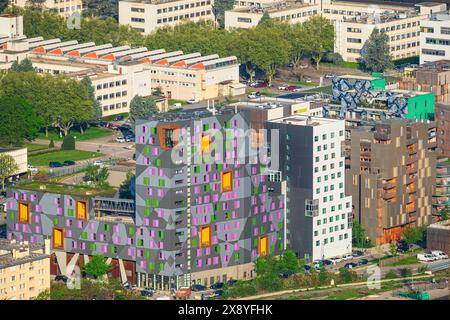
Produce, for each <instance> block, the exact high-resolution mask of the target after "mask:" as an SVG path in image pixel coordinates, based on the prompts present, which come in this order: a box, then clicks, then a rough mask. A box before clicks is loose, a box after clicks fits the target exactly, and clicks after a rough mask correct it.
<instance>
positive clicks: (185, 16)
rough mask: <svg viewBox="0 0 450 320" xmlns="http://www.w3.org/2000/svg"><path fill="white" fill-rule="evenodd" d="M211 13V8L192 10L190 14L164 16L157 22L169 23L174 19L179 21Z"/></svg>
mask: <svg viewBox="0 0 450 320" xmlns="http://www.w3.org/2000/svg"><path fill="white" fill-rule="evenodd" d="M210 14H211V10H206V11H201V12H195V13H194V12H192V13H190V14H185V15H180V16H174V17H168V18H162V19H158V20H156V23H157V24H161V23H167V22H172V21H179V20H183V19H189V18H195V17H204V16H209V15H210Z"/></svg>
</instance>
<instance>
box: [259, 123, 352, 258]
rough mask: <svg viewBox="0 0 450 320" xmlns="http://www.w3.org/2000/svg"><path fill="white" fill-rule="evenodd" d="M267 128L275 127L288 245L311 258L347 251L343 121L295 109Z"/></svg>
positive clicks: (349, 240)
mask: <svg viewBox="0 0 450 320" xmlns="http://www.w3.org/2000/svg"><path fill="white" fill-rule="evenodd" d="M267 128H268V130H269V131H270V132H271V131H272V130H274V129H275V130H276V129H278V130H279V156H280V158H279V163H280V166H279V171H280V174H281V179H282V180H284V181H286V208H287V209H286V211H287V212H286V219H287V220H286V229H287V247H288V248H292V249H293V250H294V251H295V252H296V253H297V255H298V256H300V257H304V258H306V259H310V260H320V259H327V258H331V257H335V256H342V255H345V254H348V253H350V252H351V251H352V207H351V203H352V199H351V196H347V195H346V194H345V159H344V155H343V153H342V151H343V150H342V144H343V143H344V140H345V121H343V120H335V119H326V118H318V117H308V116H302V115H294V116H289V117H285V118H280V119H275V120H271V121H268V123H267ZM274 143H276V141H271V143H270V147H271V150H272V152H273V151H274V147H275V145H274ZM273 154H274V152H273Z"/></svg>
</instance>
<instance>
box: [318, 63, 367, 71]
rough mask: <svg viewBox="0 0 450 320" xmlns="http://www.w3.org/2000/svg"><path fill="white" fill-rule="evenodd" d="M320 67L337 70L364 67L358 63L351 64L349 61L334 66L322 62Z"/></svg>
mask: <svg viewBox="0 0 450 320" xmlns="http://www.w3.org/2000/svg"><path fill="white" fill-rule="evenodd" d="M321 65H322V66H326V67H337V68H348V69H360V70H361V69H363V67H364V65H363V64H362V63H359V62H351V61H344V62H342V63H341V64H334V63H329V62H323V63H321Z"/></svg>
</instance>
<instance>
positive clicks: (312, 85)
mask: <svg viewBox="0 0 450 320" xmlns="http://www.w3.org/2000/svg"><path fill="white" fill-rule="evenodd" d="M287 83H288V84H297V85H301V86H305V87H316V86H318V85H319V84H318V83H315V82H309V83H308V82H305V81H288V82H287Z"/></svg>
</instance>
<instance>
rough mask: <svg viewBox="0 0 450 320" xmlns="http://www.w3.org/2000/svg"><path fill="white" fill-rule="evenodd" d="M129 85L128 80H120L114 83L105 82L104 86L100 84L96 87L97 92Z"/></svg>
mask: <svg viewBox="0 0 450 320" xmlns="http://www.w3.org/2000/svg"><path fill="white" fill-rule="evenodd" d="M126 84H127V80H122V81H120V80H118V81H112V82H105V83H103V84H101V83H100V84H98V85H97V86H96V88H97V90H102V89H107V88H114V87H119V86H120V85H122V86H125V85H126Z"/></svg>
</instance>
